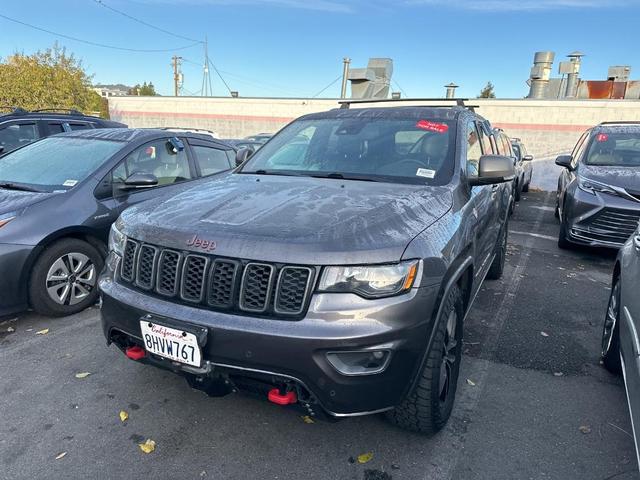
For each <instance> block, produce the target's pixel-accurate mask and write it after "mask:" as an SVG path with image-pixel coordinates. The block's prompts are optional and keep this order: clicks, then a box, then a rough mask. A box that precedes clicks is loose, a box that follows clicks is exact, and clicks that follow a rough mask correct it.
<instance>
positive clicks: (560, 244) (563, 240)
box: [558, 220, 573, 250]
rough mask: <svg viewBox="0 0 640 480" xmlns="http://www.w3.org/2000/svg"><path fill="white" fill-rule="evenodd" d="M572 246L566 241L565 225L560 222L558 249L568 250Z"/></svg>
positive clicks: (562, 221)
mask: <svg viewBox="0 0 640 480" xmlns="http://www.w3.org/2000/svg"><path fill="white" fill-rule="evenodd" d="M572 246H573V245H572V244H571V242H570V241H569V240H567V225H566V224H565V222H564V220H560V231H559V232H558V247H559V248H562V249H563V250H568V249H570V248H571V247H572Z"/></svg>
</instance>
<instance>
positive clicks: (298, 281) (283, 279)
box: [120, 239, 316, 318]
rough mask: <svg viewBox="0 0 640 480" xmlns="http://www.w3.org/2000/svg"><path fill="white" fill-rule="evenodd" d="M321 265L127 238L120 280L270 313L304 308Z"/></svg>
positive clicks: (207, 303) (200, 302)
mask: <svg viewBox="0 0 640 480" xmlns="http://www.w3.org/2000/svg"><path fill="white" fill-rule="evenodd" d="M315 276H316V269H315V268H312V267H305V266H294V265H281V264H272V263H262V262H253V261H249V260H237V259H229V258H222V257H212V256H209V255H196V254H192V253H187V252H178V251H175V250H170V249H162V248H161V247H157V246H155V245H150V244H146V243H140V242H137V241H135V240H130V239H129V240H127V243H126V245H125V249H124V255H123V259H122V262H121V267H120V281H121V282H123V283H126V284H129V285H131V286H132V287H135V288H139V289H142V290H144V291H146V292H148V293H152V294H157V295H158V296H162V297H165V298H172V299H174V300H175V301H177V302H180V303H185V304H187V305H196V306H200V307H202V308H208V309H211V310H220V311H227V312H233V313H236V314H240V315H242V314H244V315H247V314H252V315H258V316H266V317H273V316H278V317H285V318H286V317H290V318H291V317H296V316H300V315H301V314H303V313H304V311H305V309H306V307H307V303H308V300H309V296H310V293H311V291H312V289H313V285H314V280H315Z"/></svg>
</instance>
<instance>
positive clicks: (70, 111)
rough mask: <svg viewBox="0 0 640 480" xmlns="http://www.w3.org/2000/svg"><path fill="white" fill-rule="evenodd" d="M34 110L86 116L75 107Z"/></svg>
mask: <svg viewBox="0 0 640 480" xmlns="http://www.w3.org/2000/svg"><path fill="white" fill-rule="evenodd" d="M32 112H38V113H42V112H54V113H68V114H69V115H83V116H84V113H82V112H81V111H79V110H76V109H75V108H39V109H37V110H32Z"/></svg>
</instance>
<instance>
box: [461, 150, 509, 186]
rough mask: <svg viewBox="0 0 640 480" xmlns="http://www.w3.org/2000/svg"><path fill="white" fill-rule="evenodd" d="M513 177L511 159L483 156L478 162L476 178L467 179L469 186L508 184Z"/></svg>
mask: <svg viewBox="0 0 640 480" xmlns="http://www.w3.org/2000/svg"><path fill="white" fill-rule="evenodd" d="M514 177H515V168H514V166H513V159H512V158H511V157H504V156H502V155H483V156H482V157H480V160H479V161H478V176H477V177H472V178H470V179H469V183H470V184H471V185H492V184H496V183H505V182H510V181H511V180H513V179H514Z"/></svg>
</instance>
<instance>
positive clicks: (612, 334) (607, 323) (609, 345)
mask: <svg viewBox="0 0 640 480" xmlns="http://www.w3.org/2000/svg"><path fill="white" fill-rule="evenodd" d="M619 318H620V279H619V278H616V279H615V281H614V283H613V287H612V288H611V295H610V296H609V305H608V306H607V313H606V315H605V317H604V327H603V328H602V363H603V364H604V366H605V368H606V369H607V370H609V371H610V372H611V373H620V371H621V369H622V366H621V364H620V328H619V325H618V319H619Z"/></svg>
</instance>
